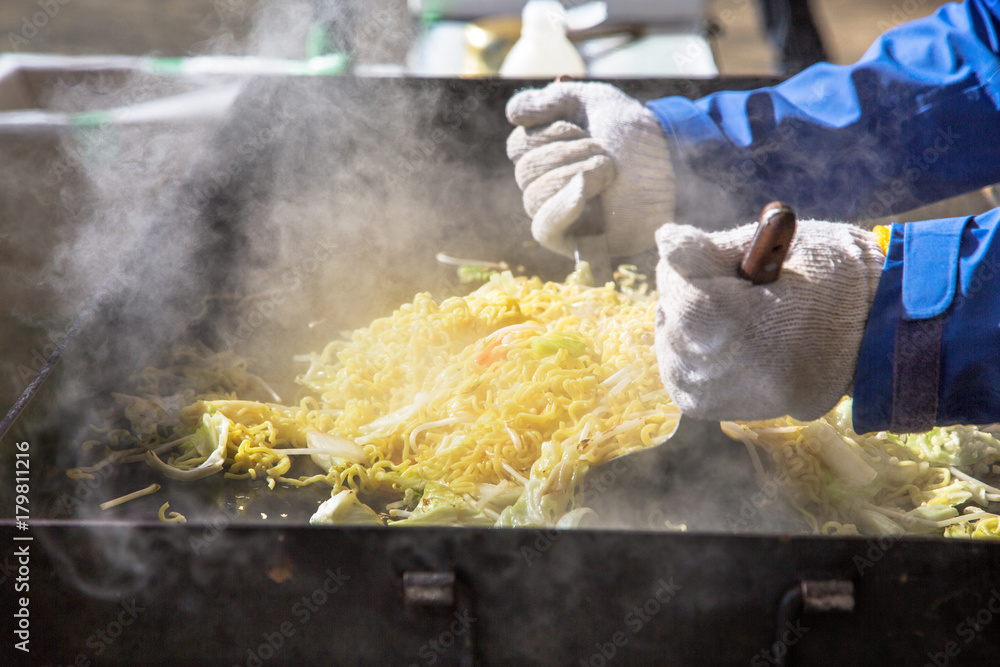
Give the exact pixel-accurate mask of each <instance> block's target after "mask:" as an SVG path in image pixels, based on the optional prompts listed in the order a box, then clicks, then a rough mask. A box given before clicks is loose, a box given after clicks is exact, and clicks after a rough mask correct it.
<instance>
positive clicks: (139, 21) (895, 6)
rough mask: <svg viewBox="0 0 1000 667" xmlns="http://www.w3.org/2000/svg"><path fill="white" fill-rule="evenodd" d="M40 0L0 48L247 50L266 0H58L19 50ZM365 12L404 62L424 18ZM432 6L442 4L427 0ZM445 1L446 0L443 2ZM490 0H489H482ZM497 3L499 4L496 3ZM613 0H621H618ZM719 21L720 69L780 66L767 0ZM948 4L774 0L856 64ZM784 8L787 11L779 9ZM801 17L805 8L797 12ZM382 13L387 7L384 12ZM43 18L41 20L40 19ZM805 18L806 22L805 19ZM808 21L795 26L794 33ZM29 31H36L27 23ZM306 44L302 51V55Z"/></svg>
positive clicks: (381, 3) (12, 4)
mask: <svg viewBox="0 0 1000 667" xmlns="http://www.w3.org/2000/svg"><path fill="white" fill-rule="evenodd" d="M42 4H45V3H39V2H38V0H6V1H5V2H4V3H2V5H0V35H2V36H3V41H2V43H0V52H2V51H11V50H19V51H25V52H32V53H65V54H73V55H83V54H87V55H94V54H109V53H115V54H130V55H146V54H157V55H162V56H168V57H180V56H187V55H191V54H193V53H205V52H216V53H231V54H239V53H242V52H245V50H246V48H247V38H248V35H250V33H251V31H252V26H253V20H252V19H253V16H254V15H255V13H256V12H257V10H258V9H259V8H260V6H261V5H262V4H263V3H262V2H260V0H130V2H127V3H122V2H114V1H112V0H53V2H52V3H50V4H51V5H52V6H53V7H56V6H57V7H58V12H53V13H54V15H53V16H52V17H51V18H50V19H48V20H47V21H46V24H45V25H42V26H41V27H39V28H37V35H36V36H35V37H33V38H31V39H29V40H28V42H27V44H18V46H20V48H17V49H14V48H12V44H11V42H10V38H9V36H8V34H9V33H12V34H20V32H21V30H22V29H23V28H24V25H23V21H24V20H25V19H27V20H28V21H31V20H32V18H33V15H35V14H36V13H37V12H39V11H42V8H41V5H42ZM354 4H355V5H356V6H357V7H356V9H357V10H358V11H359V12H364V13H368V14H370V15H372V16H376V15H380V14H381V15H384V16H387V17H389V20H390V21H391V23H392V25H390V26H387V28H388V29H386V30H381V31H379V34H378V36H377V37H378V39H376V40H373V42H374V43H371V44H369V45H368V48H367V49H366V52H365V53H364V54H363V55H364V57H365V58H366V59H368V60H370V61H371V60H373V59H382V58H385V59H386V61H391V60H393V59H395V60H397V62H401V61H402V58H403V57H404V55H405V53H406V51H407V49H408V47H409V45H410V43H411V41H412V40H413V38H414V36H415V35H416V34H417V32H418V30H419V23H420V19H419V18H418V16H417V15H416V13H415V12H411V11H407V3H406V2H405V0H368V1H367V2H363V3H362V2H355V3H354ZM423 4H425V5H430V6H431V7H433V4H434V3H423ZM437 4H438V5H441V4H446V3H440V2H439V3H437ZM481 4H486V5H489V4H490V3H481ZM493 4H494V5H496V4H497V3H493ZM565 4H567V5H568V6H570V5H580V4H581V3H580V2H573V3H565ZM612 4H614V3H612ZM640 4H645V5H648V6H666V7H669V6H670V5H688V4H690V3H688V2H684V1H683V0H681V1H680V2H677V1H674V2H671V1H666V2H646V3H640ZM696 4H697V6H698V7H699V8H703V9H704V13H705V16H706V19H707V22H708V23H711V24H714V25H715V27H716V29H717V32H715V33H714V38H713V42H714V49H715V55H716V61H717V63H718V68H719V72H720V73H722V74H725V75H743V74H761V73H773V72H778V71H779V68H780V62H781V49H780V46H779V45H777V44H775V43H774V41H769V40H768V39H767V34H766V30H765V26H764V14H765V11H766V7H767V3H763V2H761V0H706V2H704V3H696ZM943 4H945V3H943V2H941V1H940V0H812V1H811V2H808V3H802V2H795V1H793V2H790V3H781V2H778V3H775V6H777V7H781V6H786V7H788V6H796V7H802V6H806V7H808V9H809V11H810V13H811V15H812V17H813V20H814V22H815V25H816V28H817V29H818V32H819V35H820V37H821V39H822V43H823V45H824V47H825V48H826V52H827V54H828V56H829V60H830V62H834V63H850V62H854V61H855V60H857V59H858V57H860V56H861V54H862V53H864V51H865V49H867V48H868V46H869V45H870V44H871V43H872V41H873V40H874V39H875V38H876V37H877V36H878V35H879V34H881V33H882V32H885V30H886V29H888V28H889V27H891V26H893V25H897V24H899V23H902V22H903V21H908V20H911V19H914V18H918V17H920V16H926V15H927V14H930V13H932V12H933V11H934V10H935V9H937V8H938V7H940V6H941V5H943ZM779 11H780V10H779ZM794 11H795V12H796V17H798V16H799V15H800V12H801V9H796V10H794ZM383 12H387V13H385V14H382V13H383ZM39 23H40V22H39ZM800 23H801V21H800ZM797 29H802V28H801V25H798V26H793V27H792V28H791V30H792V31H793V32H794V31H795V30H797ZM29 32H30V31H29ZM304 48H305V47H304V44H303V53H304Z"/></svg>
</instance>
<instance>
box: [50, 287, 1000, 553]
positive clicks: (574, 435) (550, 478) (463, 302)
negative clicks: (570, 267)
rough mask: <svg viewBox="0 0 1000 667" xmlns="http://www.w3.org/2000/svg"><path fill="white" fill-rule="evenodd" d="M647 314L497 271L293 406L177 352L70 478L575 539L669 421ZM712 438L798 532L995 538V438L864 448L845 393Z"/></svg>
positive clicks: (379, 335) (729, 425)
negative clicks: (602, 470)
mask: <svg viewBox="0 0 1000 667" xmlns="http://www.w3.org/2000/svg"><path fill="white" fill-rule="evenodd" d="M638 278H639V277H638V276H636V275H634V274H633V273H629V272H626V273H625V274H624V279H625V282H626V283H629V284H631V283H635V282H636V281H637V279H638ZM638 282H640V283H641V282H642V281H641V280H639V281H638ZM654 305H655V295H650V294H646V293H645V290H644V289H641V288H640V289H626V290H620V291H616V290H615V289H614V286H613V285H607V286H603V287H587V286H584V285H580V284H575V283H573V282H566V283H555V282H542V281H541V280H539V279H537V278H523V277H514V276H512V275H511V274H510V273H508V272H503V273H496V274H493V275H492V276H490V277H489V279H488V282H487V283H486V284H484V285H483V286H482V287H480V288H478V289H477V290H475V291H474V292H472V293H471V294H469V295H467V296H463V297H451V298H447V299H444V300H443V301H440V302H438V301H435V300H434V299H433V298H432V297H431V296H430V295H428V294H418V295H417V296H416V297H415V298H414V300H413V302H412V303H408V304H405V305H403V306H402V307H400V308H399V309H398V310H396V312H394V313H392V314H391V315H390V316H388V317H384V318H381V319H378V320H375V321H374V322H372V323H371V324H370V325H369V326H367V327H365V328H362V329H358V330H356V331H354V332H351V333H350V334H348V335H346V336H345V337H343V338H342V339H339V340H335V341H333V342H331V343H329V344H328V345H327V346H326V348H325V349H324V350H323V351H322V352H320V353H318V354H312V355H309V356H307V357H304V358H302V359H301V360H302V361H304V362H307V363H308V369H307V370H306V371H305V372H304V373H303V374H302V375H301V376H300V377H299V378H298V382H299V384H300V385H301V386H302V388H303V398H301V400H299V401H298V402H297V403H295V404H292V405H285V404H282V403H281V402H280V400H279V399H278V397H277V396H276V395H274V392H273V391H271V390H270V388H269V387H268V386H267V384H266V383H265V382H264V381H263V380H262V379H261V378H259V377H257V376H255V375H253V374H252V373H250V372H249V371H248V370H247V368H246V364H245V362H243V361H242V360H240V359H238V358H237V357H235V356H234V355H232V354H230V353H219V354H216V353H211V352H210V351H208V350H204V349H201V350H191V351H188V352H186V353H184V354H182V356H181V357H180V358H178V359H176V360H175V361H174V363H172V364H170V365H169V366H167V367H165V368H161V369H147V370H146V371H144V372H143V373H142V374H141V375H140V376H139V377H138V378H137V384H136V386H135V387H133V388H132V391H131V392H130V393H129V394H118V395H116V396H115V398H116V399H117V401H118V403H119V410H120V411H121V412H123V413H124V417H125V420H126V421H127V423H128V424H129V428H127V429H109V428H107V427H104V428H100V429H95V430H96V432H97V435H99V436H100V438H101V439H100V440H92V441H90V442H88V443H85V447H88V448H97V447H103V448H104V452H105V454H106V457H105V458H104V459H103V460H101V461H98V462H97V463H96V464H94V465H92V466H89V467H84V468H77V469H74V470H72V471H70V474H71V475H72V476H77V477H85V476H92V475H94V473H95V472H96V471H97V470H98V469H99V468H101V467H102V466H104V465H108V464H109V463H112V462H120V461H126V462H127V461H145V462H146V463H147V464H149V465H152V466H153V467H154V468H156V469H158V470H160V471H162V472H163V474H164V475H165V476H167V477H173V478H178V479H198V478H201V477H205V476H208V475H213V474H218V473H222V474H224V475H225V476H226V477H228V478H236V479H246V480H264V481H266V482H267V484H268V485H269V486H270V487H271V488H274V485H275V484H278V483H281V484H287V485H292V486H303V485H306V484H314V483H323V484H326V485H328V486H330V487H331V498H330V500H329V501H327V502H326V503H323V504H322V505H321V506H320V508H319V509H318V510H317V512H316V514H315V515H314V516H313V519H312V521H313V522H315V523H352V524H357V523H371V524H385V523H390V524H397V525H419V524H427V523H433V524H475V525H491V526H524V525H539V526H542V525H545V526H552V525H555V526H559V527H571V526H576V525H578V524H579V523H580V521H581V520H582V519H583V518H584V517H585V516H586V514H587V513H588V512H589V510H588V509H587V508H586V507H585V504H584V503H585V501H586V499H585V498H583V494H582V481H583V479H584V477H585V476H586V474H587V471H588V470H589V469H590V468H591V467H593V466H596V465H599V464H601V463H604V462H607V461H609V460H611V459H613V458H615V457H617V456H620V455H622V454H624V453H627V452H629V451H631V450H634V449H638V448H643V447H648V446H650V445H651V444H654V443H658V442H662V441H664V440H666V439H667V438H668V437H669V436H670V434H671V433H672V432H673V430H674V428H675V426H676V423H677V420H678V417H679V414H678V412H677V409H676V408H675V406H674V405H673V403H672V402H671V401H670V398H669V396H668V395H667V393H666V391H665V390H664V388H663V386H662V384H661V382H660V379H659V376H658V371H657V363H656V359H655V354H654V351H653V346H652V344H653V334H654V331H653V321H654V317H653V312H654ZM267 394H270V395H271V396H272V398H273V399H274V401H272V402H263V401H256V400H246V399H247V397H249V396H253V395H260V396H262V395H267ZM722 428H723V430H724V431H725V432H726V433H727V434H728V435H730V436H731V437H733V438H736V439H739V440H742V441H743V442H744V443H745V444H746V446H747V450H748V452H749V453H750V458H751V461H752V463H753V465H754V466H755V468H756V471H757V473H758V474H759V475H760V477H761V482H762V484H763V483H764V482H768V484H769V486H766V487H764V488H765V489H768V488H773V489H774V490H775V493H774V494H773V497H772V496H771V495H769V496H768V498H767V499H768V500H770V501H774V502H775V503H777V502H779V501H782V500H783V501H784V502H787V503H788V504H790V505H791V507H793V508H794V509H795V510H796V511H797V512H798V514H799V515H800V516H801V517H802V520H803V522H804V527H805V528H806V529H808V530H811V531H813V532H817V533H828V534H852V533H863V534H875V535H895V534H902V533H931V534H938V535H946V536H956V537H957V536H968V537H998V536H1000V518H998V516H997V515H996V514H993V513H992V512H990V511H989V510H990V508H991V507H992V506H994V504H995V503H997V502H1000V489H998V488H997V487H996V486H993V485H990V484H988V483H986V482H985V481H980V480H985V479H990V478H993V479H996V478H1000V465H998V462H1000V441H998V440H997V439H996V438H995V437H994V432H993V429H992V428H990V427H985V428H981V429H980V428H975V427H950V428H944V429H934V430H933V431H931V432H929V433H926V434H919V435H911V436H898V435H894V434H890V433H877V434H869V435H866V436H859V435H858V434H856V433H854V431H853V430H852V429H851V423H850V400H849V399H845V400H844V401H842V402H841V404H840V405H839V406H838V407H837V408H836V409H835V410H834V411H832V412H831V413H830V414H828V415H827V416H825V417H824V418H822V419H820V420H817V421H815V422H811V423H802V422H797V421H795V420H792V419H790V418H784V419H779V420H772V421H768V422H755V423H745V424H738V423H735V422H724V423H723V424H722ZM762 455H763V456H762ZM161 509H162V508H161ZM161 514H162V512H161Z"/></svg>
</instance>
